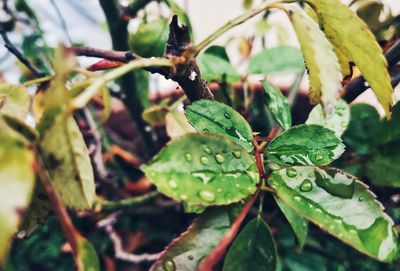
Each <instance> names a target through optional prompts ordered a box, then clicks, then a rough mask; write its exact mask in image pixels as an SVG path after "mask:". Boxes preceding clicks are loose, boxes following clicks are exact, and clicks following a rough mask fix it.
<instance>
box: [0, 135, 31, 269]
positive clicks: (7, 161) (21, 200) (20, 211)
mask: <svg viewBox="0 0 400 271" xmlns="http://www.w3.org/2000/svg"><path fill="white" fill-rule="evenodd" d="M33 159H34V158H33V153H32V152H31V151H29V150H28V149H26V148H25V147H24V146H23V145H22V144H20V142H19V141H17V140H14V139H11V138H8V137H5V136H3V135H0V187H1V189H0V232H1V234H0V266H2V265H4V263H5V260H6V257H7V254H8V250H9V249H10V246H11V242H12V238H13V236H14V234H15V233H16V232H17V229H18V226H19V224H20V223H21V220H22V218H23V216H24V213H25V211H26V208H27V207H28V205H29V202H30V198H31V195H32V191H33V188H34V181H35V175H34V170H33V162H34V160H33Z"/></svg>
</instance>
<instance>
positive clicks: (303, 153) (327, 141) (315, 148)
mask: <svg viewBox="0 0 400 271" xmlns="http://www.w3.org/2000/svg"><path fill="white" fill-rule="evenodd" d="M343 151H344V145H343V144H342V143H341V140H340V139H339V138H338V137H337V136H336V135H335V133H334V132H333V131H331V130H329V129H327V128H325V127H322V126H320V125H315V124H311V125H305V124H303V125H299V126H294V127H292V128H290V129H289V130H287V131H285V132H283V133H282V134H280V135H279V136H277V137H275V138H274V139H273V140H272V141H271V142H270V143H269V145H268V146H267V148H266V150H265V154H266V155H267V157H268V159H270V160H271V161H272V162H275V163H277V164H281V165H327V164H329V163H330V162H332V161H333V160H335V159H337V158H338V157H339V156H340V155H341V154H342V153H343Z"/></svg>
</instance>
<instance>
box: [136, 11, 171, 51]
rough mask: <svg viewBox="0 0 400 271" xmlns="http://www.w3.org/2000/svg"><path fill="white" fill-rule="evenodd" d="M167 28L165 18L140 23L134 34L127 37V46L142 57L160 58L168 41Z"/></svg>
mask: <svg viewBox="0 0 400 271" xmlns="http://www.w3.org/2000/svg"><path fill="white" fill-rule="evenodd" d="M168 33H169V27H168V22H167V20H166V19H165V18H159V19H157V20H153V21H149V22H146V21H142V22H141V23H140V24H139V26H138V29H137V30H136V32H134V33H131V34H130V35H129V46H130V48H131V49H132V51H134V52H135V53H137V54H139V55H140V56H143V57H153V56H154V57H160V56H162V55H163V54H164V47H165V44H166V43H167V40H168Z"/></svg>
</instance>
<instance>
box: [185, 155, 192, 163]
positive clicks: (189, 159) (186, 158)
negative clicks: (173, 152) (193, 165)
mask: <svg viewBox="0 0 400 271" xmlns="http://www.w3.org/2000/svg"><path fill="white" fill-rule="evenodd" d="M185 160H186V161H188V162H191V161H192V155H191V154H190V153H187V154H185Z"/></svg>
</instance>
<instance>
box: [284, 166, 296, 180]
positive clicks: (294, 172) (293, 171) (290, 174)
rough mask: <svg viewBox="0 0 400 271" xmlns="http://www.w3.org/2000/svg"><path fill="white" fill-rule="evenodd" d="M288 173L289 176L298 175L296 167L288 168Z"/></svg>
mask: <svg viewBox="0 0 400 271" xmlns="http://www.w3.org/2000/svg"><path fill="white" fill-rule="evenodd" d="M286 175H287V176H288V177H289V178H294V177H296V176H297V171H296V170H295V169H294V168H291V167H290V168H287V169H286Z"/></svg>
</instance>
